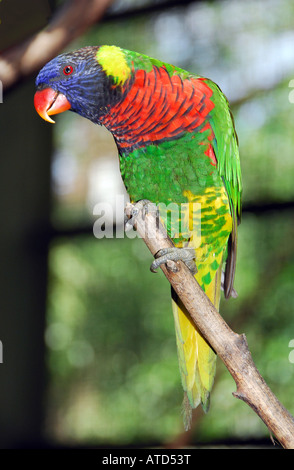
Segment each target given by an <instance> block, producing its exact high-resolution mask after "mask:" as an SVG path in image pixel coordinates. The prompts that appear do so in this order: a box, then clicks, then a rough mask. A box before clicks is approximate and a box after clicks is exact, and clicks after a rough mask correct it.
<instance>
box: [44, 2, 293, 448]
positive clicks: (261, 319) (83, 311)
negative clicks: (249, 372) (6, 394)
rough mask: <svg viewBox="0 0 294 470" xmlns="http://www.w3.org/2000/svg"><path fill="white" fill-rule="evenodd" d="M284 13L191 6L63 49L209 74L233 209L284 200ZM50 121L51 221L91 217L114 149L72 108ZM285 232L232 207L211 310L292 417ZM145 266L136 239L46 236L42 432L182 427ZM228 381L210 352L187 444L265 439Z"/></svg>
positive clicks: (167, 340) (107, 434)
mask: <svg viewBox="0 0 294 470" xmlns="http://www.w3.org/2000/svg"><path fill="white" fill-rule="evenodd" d="M120 3H121V2H120ZM120 3H117V5H116V7H115V9H114V11H119V8H120ZM148 3H149V4H152V2H148ZM154 3H155V2H154ZM115 4H116V2H115ZM293 13H294V12H293V3H292V2H291V1H290V0H283V1H279V0H263V1H262V0H260V1H257V2H255V1H254V2H253V1H249V2H234V1H223V2H201V3H198V2H195V4H191V5H189V6H188V7H185V8H172V9H170V10H166V12H162V13H160V14H156V15H155V14H150V15H147V16H146V15H145V17H141V16H138V17H137V18H132V19H131V20H127V19H126V20H124V21H119V20H117V21H116V22H109V21H107V22H105V23H104V24H101V25H99V26H98V27H97V28H93V30H92V31H91V32H90V33H89V34H87V35H85V36H84V37H82V38H80V40H79V41H78V42H76V43H75V44H74V45H72V47H71V49H74V48H76V47H81V46H83V45H86V44H87V45H88V44H103V43H104V44H107V43H109V44H117V45H120V46H121V47H125V48H128V49H134V50H138V51H142V52H144V53H146V54H148V55H151V56H155V57H158V58H160V59H164V60H166V61H169V62H173V63H175V64H176V65H178V66H182V67H185V68H187V69H189V70H191V71H195V72H197V73H200V74H202V75H205V76H209V77H210V78H212V79H214V80H216V81H217V82H218V83H219V85H220V86H221V88H223V90H224V91H225V93H226V94H227V96H228V97H229V99H231V100H232V102H233V103H235V105H234V107H233V112H234V116H235V122H236V128H237V131H238V135H239V141H240V151H241V158H242V171H243V182H244V196H243V201H244V204H246V203H251V204H254V203H262V202H269V201H276V202H278V201H293V199H294V186H293V174H294V159H293V157H292V154H293V150H292V149H293V144H294V134H293V124H294V115H293V109H294V108H293V105H292V104H291V103H290V102H289V99H288V95H289V91H290V89H289V86H288V84H289V80H290V79H291V78H292V77H293V67H292V63H293V62H292V63H291V58H292V57H293V55H292V54H293V51H292V49H293V48H292V46H291V48H290V47H289V38H290V39H291V38H292V31H291V28H292V23H291V18H292V17H293ZM232 15H233V16H234V22H233V21H231V18H232ZM278 46H279V54H278V55H274V54H275V52H276V51H277V47H278ZM290 49H291V50H290ZM273 56H274V57H273ZM57 122H58V124H57V126H56V133H55V145H56V151H55V155H54V161H53V167H52V169H53V170H52V182H53V191H54V193H53V199H54V204H53V212H52V220H53V223H54V224H55V225H56V227H61V228H62V226H64V225H69V226H72V227H77V228H78V227H79V226H80V225H82V224H85V223H89V224H93V222H94V219H93V216H92V213H93V204H94V203H95V202H99V200H103V194H101V191H100V193H99V187H100V189H101V187H102V186H101V185H102V183H103V182H104V183H105V182H106V183H107V184H106V186H105V189H103V191H105V193H104V195H105V197H106V198H107V197H108V196H109V193H111V194H112V193H113V192H114V191H116V192H117V194H120V193H122V191H123V188H122V183H121V181H120V179H119V176H118V164H117V156H116V148H115V146H114V143H113V141H112V137H111V136H110V135H109V134H108V133H107V132H105V131H104V130H103V129H101V128H99V127H97V126H94V125H93V124H91V123H89V122H87V121H86V120H82V119H81V118H80V117H78V116H75V115H72V114H70V113H66V114H65V115H61V116H60V117H58V119H57ZM106 162H108V163H109V162H113V166H111V168H110V169H109V168H108V167H107V163H106ZM111 165H112V163H111ZM115 167H116V168H115ZM109 172H110V173H111V175H113V179H114V180H115V181H116V186H115V188H114V187H112V186H111V183H110V182H109V180H108V176H109ZM93 175H94V176H93ZM99 178H100V179H99ZM93 180H94V183H93ZM98 180H99V181H98ZM95 181H96V183H97V186H99V187H98V188H97V187H95ZM103 188H104V186H103ZM99 197H100V198H101V199H99ZM293 239H294V221H293V213H292V212H291V211H284V212H266V213H264V214H259V215H258V216H257V215H254V214H252V213H244V216H243V220H242V224H241V226H240V228H239V252H238V264H237V276H236V283H235V287H236V289H237V291H238V294H239V296H238V298H237V299H235V300H234V299H232V300H230V301H222V303H221V312H222V314H223V316H224V317H225V319H226V320H227V321H228V323H229V324H230V325H231V327H232V328H233V329H234V330H235V331H236V332H239V333H242V332H245V333H246V336H247V339H248V343H249V347H250V350H251V352H252V355H253V358H254V361H255V363H256V364H257V366H258V368H259V370H260V372H261V373H262V375H263V376H264V378H265V380H266V381H267V382H268V384H269V386H270V387H271V388H272V390H273V391H274V393H275V394H276V395H277V396H278V398H279V399H280V400H281V401H282V403H283V404H284V405H285V406H286V407H287V408H288V409H289V411H290V412H292V413H294V402H293V393H292V390H293V380H294V364H292V363H291V362H290V361H289V353H290V351H291V349H290V348H289V342H290V340H291V339H293V338H294V316H293V311H294V297H293V291H294V281H293V280H294V262H293V261H294V244H293ZM151 261H152V260H151V255H150V254H149V252H148V250H147V248H146V247H145V245H144V243H143V242H142V240H140V239H137V238H135V239H134V240H130V239H128V238H124V239H102V240H97V239H95V237H94V235H88V236H87V235H83V236H73V237H71V238H65V237H60V238H56V240H54V241H53V242H52V245H51V249H50V278H49V292H48V326H47V330H46V343H47V346H48V353H47V361H48V369H49V372H50V381H49V388H48V394H47V416H48V418H47V432H48V434H49V435H50V436H51V437H54V438H58V439H60V440H61V441H68V440H76V441H77V442H80V443H81V442H84V443H85V442H90V441H94V442H95V443H98V444H99V443H100V444H107V443H109V444H111V443H112V444H130V443H132V444H139V443H141V444H144V443H148V442H167V441H171V440H173V439H175V438H176V436H177V435H178V434H179V433H181V432H182V431H183V427H182V419H181V401H182V389H181V384H180V376H179V371H178V364H177V354H176V343H175V334H174V325H173V318H172V312H171V305H170V287H169V285H168V283H167V281H166V280H165V279H164V277H163V275H162V273H158V274H157V275H154V274H151V273H150V271H149V266H150V263H151ZM234 390H235V384H234V382H233V379H232V378H231V376H230V375H229V373H228V372H227V370H226V369H225V367H224V366H223V364H222V363H221V361H218V370H217V377H216V380H215V386H214V389H213V393H212V399H211V409H210V411H209V413H208V414H207V415H205V416H204V414H203V412H202V411H201V410H200V411H197V412H196V415H195V423H194V428H193V439H194V441H195V442H201V441H209V442H211V441H213V440H217V439H224V438H233V437H236V438H240V439H249V438H254V437H263V436H268V431H267V429H266V427H265V426H264V425H263V423H262V422H261V421H260V419H259V418H258V417H257V416H256V415H255V414H254V413H253V411H251V410H250V409H249V407H248V406H247V405H245V404H244V403H243V402H241V401H239V400H236V399H235V398H233V397H232V395H231V393H232V392H233V391H234ZM190 438H191V437H190Z"/></svg>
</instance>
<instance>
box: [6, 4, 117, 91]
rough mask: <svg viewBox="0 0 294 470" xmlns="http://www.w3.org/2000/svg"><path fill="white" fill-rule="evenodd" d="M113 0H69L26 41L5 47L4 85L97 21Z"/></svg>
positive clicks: (36, 66) (37, 65) (42, 62)
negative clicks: (6, 48)
mask: <svg viewBox="0 0 294 470" xmlns="http://www.w3.org/2000/svg"><path fill="white" fill-rule="evenodd" d="M112 1H113V0H70V1H68V2H66V3H65V5H63V6H62V7H61V8H60V9H59V10H58V11H57V12H56V14H55V15H54V17H53V18H52V21H51V22H50V24H49V25H48V26H47V27H46V28H45V29H44V30H43V31H40V32H39V33H37V34H35V35H33V36H32V37H31V38H29V39H28V40H27V41H25V42H23V43H21V44H18V45H17V46H14V47H12V48H11V49H8V50H7V51H5V52H4V53H3V54H2V55H1V57H0V79H1V81H2V84H3V88H4V89H8V88H9V87H10V86H12V85H13V84H14V83H15V82H17V81H18V80H20V79H22V78H24V77H26V76H28V75H30V74H32V73H34V72H37V71H39V69H40V68H41V67H43V65H45V64H46V62H48V61H49V60H51V59H52V58H53V57H55V56H56V55H57V54H59V53H60V51H61V50H62V49H63V48H64V47H66V46H67V45H68V44H69V43H70V42H71V41H73V40H74V39H75V38H77V37H78V36H80V35H81V34H82V33H84V32H85V31H86V30H87V29H88V28H89V27H90V26H92V25H93V24H95V23H97V21H98V20H100V18H101V17H102V15H103V14H104V12H105V10H106V9H107V8H108V7H109V6H110V4H111V3H112Z"/></svg>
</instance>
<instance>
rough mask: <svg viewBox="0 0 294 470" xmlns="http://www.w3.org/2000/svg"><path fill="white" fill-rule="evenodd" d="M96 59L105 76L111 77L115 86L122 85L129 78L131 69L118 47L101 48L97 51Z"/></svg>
mask: <svg viewBox="0 0 294 470" xmlns="http://www.w3.org/2000/svg"><path fill="white" fill-rule="evenodd" d="M96 57H97V60H98V61H99V63H100V64H101V66H102V67H103V70H104V71H105V73H106V75H108V76H109V75H111V76H112V77H113V79H114V82H115V84H116V85H123V84H124V82H125V81H126V80H127V79H128V78H129V76H130V74H131V69H130V67H129V66H128V64H127V61H126V59H125V55H124V53H123V51H122V49H120V48H119V47H117V46H101V47H100V48H99V49H98V51H97V56H96Z"/></svg>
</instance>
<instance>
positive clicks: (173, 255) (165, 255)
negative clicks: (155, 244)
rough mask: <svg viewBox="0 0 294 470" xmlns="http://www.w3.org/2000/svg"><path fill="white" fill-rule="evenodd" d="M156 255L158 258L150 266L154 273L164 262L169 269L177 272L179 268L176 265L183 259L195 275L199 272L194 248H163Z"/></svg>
mask: <svg viewBox="0 0 294 470" xmlns="http://www.w3.org/2000/svg"><path fill="white" fill-rule="evenodd" d="M155 256H156V259H155V260H154V261H153V263H152V264H151V266H150V270H151V271H152V272H153V273H155V272H156V270H157V269H158V268H159V266H160V265H162V264H166V265H167V269H169V270H170V271H173V272H177V271H178V270H179V269H178V267H177V266H176V262H177V261H183V262H184V263H185V265H186V266H187V267H188V268H189V269H190V271H191V273H192V274H193V275H195V274H196V273H197V268H196V264H195V249H194V248H177V247H171V248H163V249H162V250H159V251H158V252H157V253H156V255H155Z"/></svg>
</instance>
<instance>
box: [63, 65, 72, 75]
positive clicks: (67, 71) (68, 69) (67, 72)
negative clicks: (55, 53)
mask: <svg viewBox="0 0 294 470" xmlns="http://www.w3.org/2000/svg"><path fill="white" fill-rule="evenodd" d="M63 73H64V75H70V74H71V73H73V68H72V66H71V65H66V66H65V67H64V69H63Z"/></svg>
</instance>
